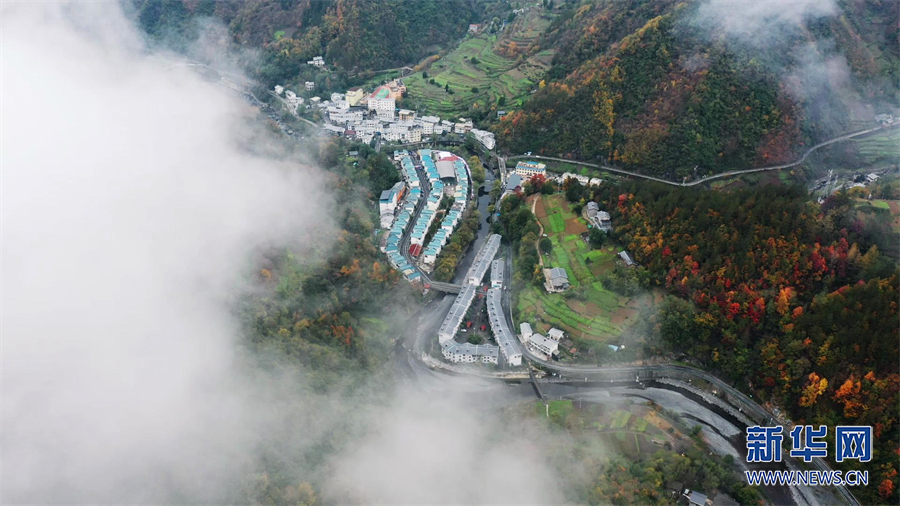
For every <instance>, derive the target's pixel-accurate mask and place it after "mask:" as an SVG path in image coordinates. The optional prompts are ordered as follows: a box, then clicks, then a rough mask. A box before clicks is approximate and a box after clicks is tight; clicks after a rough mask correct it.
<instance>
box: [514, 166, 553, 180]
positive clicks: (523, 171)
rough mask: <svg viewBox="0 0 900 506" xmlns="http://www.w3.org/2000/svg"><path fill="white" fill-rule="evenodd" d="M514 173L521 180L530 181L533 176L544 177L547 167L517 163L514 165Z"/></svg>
mask: <svg viewBox="0 0 900 506" xmlns="http://www.w3.org/2000/svg"><path fill="white" fill-rule="evenodd" d="M515 173H516V174H518V175H520V176H522V179H531V178H532V177H534V176H538V175H540V176H546V175H547V165H546V164H543V163H540V162H519V163H517V164H516V170H515Z"/></svg>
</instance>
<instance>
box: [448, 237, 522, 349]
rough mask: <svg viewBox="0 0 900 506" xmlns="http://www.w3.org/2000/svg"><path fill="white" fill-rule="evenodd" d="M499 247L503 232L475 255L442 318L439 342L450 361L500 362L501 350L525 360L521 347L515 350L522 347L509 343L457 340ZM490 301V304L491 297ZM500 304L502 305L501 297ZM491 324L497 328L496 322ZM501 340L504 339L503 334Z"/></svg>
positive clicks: (489, 240)
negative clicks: (457, 293) (497, 344)
mask: <svg viewBox="0 0 900 506" xmlns="http://www.w3.org/2000/svg"><path fill="white" fill-rule="evenodd" d="M499 249H500V236H499V235H497V234H491V235H490V236H488V238H487V240H486V241H485V242H484V245H482V247H481V250H479V252H478V255H477V256H476V257H475V262H474V263H473V264H472V267H470V268H469V272H468V274H467V275H466V282H465V283H464V284H463V289H462V290H461V291H460V292H459V295H457V297H456V300H454V301H453V306H451V307H450V312H449V313H447V316H446V318H444V321H443V322H441V328H440V329H439V330H438V342H439V343H440V344H441V353H442V354H443V355H444V358H445V359H447V360H449V361H450V362H453V363H475V362H481V363H484V364H497V363H498V357H499V355H500V353H503V356H504V358H505V359H506V360H507V361H508V362H509V363H510V364H511V365H521V363H522V354H521V351H519V352H518V354H516V353H515V351H518V347H516V348H511V347H509V346H506V347H503V346H495V345H491V344H481V345H472V344H469V343H458V342H456V341H455V340H454V337H455V336H456V333H457V332H459V328H460V326H461V325H462V322H463V320H464V319H465V317H466V313H467V312H468V311H469V307H470V306H471V305H472V301H473V300H475V294H476V292H477V291H478V287H479V286H480V285H481V280H482V278H483V277H484V275H485V274H486V273H487V270H488V268H489V267H490V266H491V261H492V260H493V258H494V256H496V255H497V251H499ZM488 303H489V304H490V300H489V301H488ZM497 304H498V308H499V299H498V301H497ZM489 307H490V306H489ZM491 327H492V330H493V322H492V323H491ZM495 334H496V331H495ZM497 342H498V343H499V342H501V341H500V338H499V337H498V340H497Z"/></svg>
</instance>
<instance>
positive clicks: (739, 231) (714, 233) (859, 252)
mask: <svg viewBox="0 0 900 506" xmlns="http://www.w3.org/2000/svg"><path fill="white" fill-rule="evenodd" d="M577 193H578V192H573V197H575V198H580V196H579V195H577ZM586 199H594V200H596V201H598V202H600V205H601V208H605V209H608V210H610V213H611V214H612V217H613V223H614V224H615V231H614V232H613V237H614V238H615V239H616V240H617V241H619V242H620V243H622V244H625V245H627V247H628V249H629V251H631V252H632V253H633V256H634V258H635V260H636V261H637V262H638V263H639V264H640V265H641V267H639V268H636V269H631V270H630V272H631V273H632V280H633V282H635V283H639V284H641V285H642V286H643V287H644V288H650V287H654V286H658V287H662V288H664V289H665V290H666V291H668V292H669V293H670V294H671V296H670V297H669V298H668V299H667V300H666V301H665V302H664V304H663V308H662V311H661V314H660V315H659V318H658V321H657V325H658V331H659V333H660V334H661V336H662V338H663V339H664V342H665V343H666V345H667V346H669V347H671V349H674V350H679V351H681V352H684V353H686V354H687V356H689V357H691V358H693V359H695V360H697V361H699V362H702V363H703V364H705V365H706V366H707V367H709V368H711V369H712V370H713V371H715V372H716V374H718V375H720V376H721V377H723V378H730V379H731V380H732V381H734V382H736V383H738V384H740V385H743V387H744V388H746V389H749V390H751V391H753V392H754V393H755V394H756V395H758V396H760V397H762V398H763V400H766V399H771V400H773V401H776V402H777V403H778V404H779V405H781V406H784V407H787V408H788V409H789V411H790V414H791V416H792V419H793V421H794V422H795V423H810V424H826V425H828V426H835V425H839V424H855V425H871V426H873V427H874V428H875V434H876V436H875V437H876V441H877V443H876V445H875V446H876V447H877V448H876V450H875V456H874V459H873V461H872V462H870V463H869V464H868V465H867V466H866V469H869V470H870V471H871V472H872V473H873V474H874V477H873V478H872V483H873V485H872V486H870V487H868V488H866V489H862V490H859V491H857V492H856V493H858V495H859V497H860V499H864V502H866V503H882V502H885V501H888V500H895V499H896V497H897V496H896V492H895V490H896V487H897V485H898V476H897V473H898V470H897V458H896V453H895V452H896V449H897V448H898V445H900V437H898V434H900V424H898V419H897V418H898V413H897V406H898V402H900V374H898V372H897V357H898V356H900V348H898V347H900V343H898V338H897V336H898V335H900V320H898V318H900V314H898V306H897V301H898V296H900V271H898V268H897V263H896V260H895V259H894V258H890V257H888V256H886V255H884V254H882V253H881V250H882V249H883V248H884V247H885V246H886V244H883V243H882V244H881V246H879V244H878V243H879V242H882V241H896V236H895V235H893V234H891V235H874V234H872V233H871V230H869V229H868V228H866V226H865V225H864V224H861V223H860V222H859V220H857V219H856V218H855V216H856V214H855V213H856V211H855V210H854V206H855V201H854V199H852V198H850V197H849V196H848V195H846V194H844V193H838V194H837V195H835V196H833V197H831V198H830V199H829V200H827V201H826V202H825V203H824V204H823V205H821V206H818V205H815V204H812V203H809V202H808V200H807V199H806V197H805V195H804V194H803V193H802V191H801V190H799V189H795V188H783V187H775V186H768V187H762V188H757V189H748V190H741V191H736V192H730V193H722V192H710V191H701V190H674V191H673V190H672V189H671V188H668V187H663V186H662V185H657V184H649V183H626V184H622V185H620V186H614V185H604V186H602V187H598V188H597V189H595V190H594V191H593V192H592V194H588V195H586ZM831 437H832V438H833V434H832V435H831ZM839 467H840V466H839Z"/></svg>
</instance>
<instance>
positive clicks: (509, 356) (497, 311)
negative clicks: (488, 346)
mask: <svg viewBox="0 0 900 506" xmlns="http://www.w3.org/2000/svg"><path fill="white" fill-rule="evenodd" d="M498 262H500V261H499V260H497V261H496V262H495V264H496V263H498ZM502 298H503V289H502V288H491V289H490V290H488V296H487V310H488V321H489V322H490V324H491V331H492V332H493V333H494V338H495V339H497V344H498V345H499V347H500V352H501V353H503V358H504V359H505V360H506V362H507V363H508V364H509V365H512V366H517V365H522V350H521V349H520V348H519V344H518V343H517V342H516V338H515V336H514V335H513V333H512V331H511V330H509V324H508V323H507V321H506V316H505V315H504V314H503V306H502V304H501V300H502Z"/></svg>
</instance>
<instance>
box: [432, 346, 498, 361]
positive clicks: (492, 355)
mask: <svg viewBox="0 0 900 506" xmlns="http://www.w3.org/2000/svg"><path fill="white" fill-rule="evenodd" d="M441 353H442V354H443V355H444V358H446V359H447V360H449V361H450V362H453V363H455V364H458V363H463V364H474V363H476V362H481V363H482V364H496V363H497V357H498V355H499V353H498V349H497V347H496V346H493V345H490V344H470V343H457V342H456V341H447V342H445V343H443V344H441Z"/></svg>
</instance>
